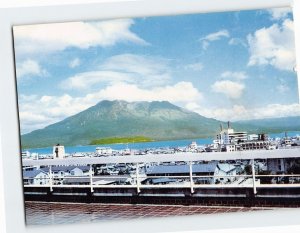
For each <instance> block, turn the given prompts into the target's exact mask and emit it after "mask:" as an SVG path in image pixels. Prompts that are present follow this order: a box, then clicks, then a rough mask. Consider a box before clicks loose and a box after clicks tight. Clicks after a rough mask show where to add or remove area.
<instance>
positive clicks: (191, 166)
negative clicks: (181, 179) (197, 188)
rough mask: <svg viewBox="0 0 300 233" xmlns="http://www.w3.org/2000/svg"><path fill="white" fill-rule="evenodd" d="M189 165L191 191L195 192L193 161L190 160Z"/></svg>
mask: <svg viewBox="0 0 300 233" xmlns="http://www.w3.org/2000/svg"><path fill="white" fill-rule="evenodd" d="M189 166H190V186H191V193H194V181H193V163H192V162H189Z"/></svg>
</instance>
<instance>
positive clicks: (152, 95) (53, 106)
mask: <svg viewBox="0 0 300 233" xmlns="http://www.w3.org/2000/svg"><path fill="white" fill-rule="evenodd" d="M129 93H130V94H129ZM201 99H202V94H201V93H200V92H199V91H198V90H197V89H196V88H195V87H194V86H193V84H192V83H190V82H179V83H176V84H174V85H172V86H164V87H154V88H151V89H149V88H139V87H137V86H136V85H133V84H126V83H117V84H113V85H110V86H108V87H106V88H105V89H102V90H100V91H97V92H93V93H90V94H87V95H86V96H83V97H72V96H70V95H62V96H42V97H37V96H24V95H22V96H21V98H20V121H21V131H22V133H26V132H30V131H32V130H35V129H39V128H43V127H45V126H47V125H49V124H52V123H55V122H57V121H60V120H63V119H64V118H66V117H68V116H71V115H74V114H76V113H78V112H80V111H83V110H85V109H87V108H88V107H91V106H93V105H95V104H96V103H98V102H99V101H101V100H125V101H163V100H165V101H170V102H172V103H175V104H178V105H185V104H187V103H190V102H199V101H201ZM41 106H43V111H41Z"/></svg>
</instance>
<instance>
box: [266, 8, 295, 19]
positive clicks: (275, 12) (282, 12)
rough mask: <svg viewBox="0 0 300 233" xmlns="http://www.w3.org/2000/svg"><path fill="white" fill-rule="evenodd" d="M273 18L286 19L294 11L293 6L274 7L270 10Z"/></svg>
mask: <svg viewBox="0 0 300 233" xmlns="http://www.w3.org/2000/svg"><path fill="white" fill-rule="evenodd" d="M268 12H269V14H270V15H271V19H272V20H281V19H286V18H287V17H288V16H289V14H291V13H292V9H291V8H273V9H270V10H268Z"/></svg>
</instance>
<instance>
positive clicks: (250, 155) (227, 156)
mask: <svg viewBox="0 0 300 233" xmlns="http://www.w3.org/2000/svg"><path fill="white" fill-rule="evenodd" d="M271 158H274V159H276V158H300V148H293V149H278V150H249V151H233V152H207V153H205V152H204V153H193V152H180V153H176V154H148V155H128V156H108V157H81V158H65V159H55V160H54V159H42V160H28V159H27V160H23V166H37V165H46V166H47V165H48V166H49V165H52V166H54V165H56V166H57V165H65V166H71V165H76V166H80V165H88V164H108V163H151V162H170V161H185V162H189V161H214V160H218V161H219V160H237V159H271Z"/></svg>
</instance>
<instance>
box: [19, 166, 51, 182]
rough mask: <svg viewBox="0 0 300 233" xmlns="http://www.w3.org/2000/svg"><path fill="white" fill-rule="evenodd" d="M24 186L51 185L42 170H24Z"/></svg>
mask: <svg viewBox="0 0 300 233" xmlns="http://www.w3.org/2000/svg"><path fill="white" fill-rule="evenodd" d="M23 183H24V185H46V184H49V176H48V174H47V173H46V172H44V171H42V170H40V169H33V170H23Z"/></svg>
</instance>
